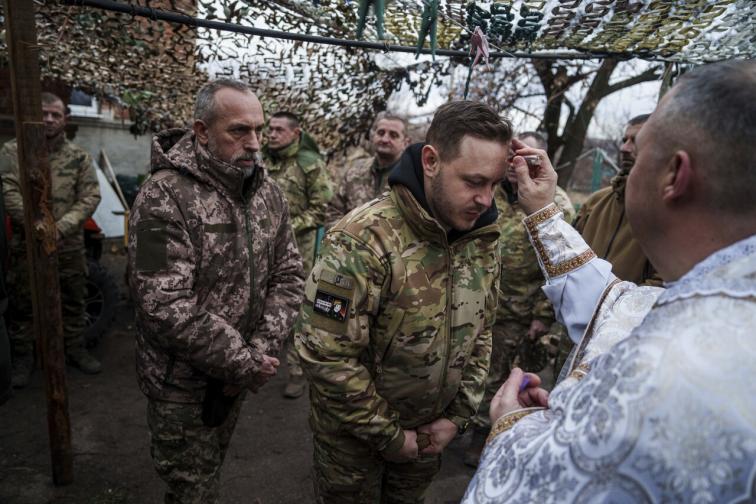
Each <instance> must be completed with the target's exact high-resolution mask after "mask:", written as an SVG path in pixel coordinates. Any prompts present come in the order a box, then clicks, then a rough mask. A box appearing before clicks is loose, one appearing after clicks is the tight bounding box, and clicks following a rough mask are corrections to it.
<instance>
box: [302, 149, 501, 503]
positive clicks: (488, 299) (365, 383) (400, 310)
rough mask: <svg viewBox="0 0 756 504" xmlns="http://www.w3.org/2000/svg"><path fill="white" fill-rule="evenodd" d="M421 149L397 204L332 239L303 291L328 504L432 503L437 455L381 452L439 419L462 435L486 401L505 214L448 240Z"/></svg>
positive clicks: (397, 174) (319, 468)
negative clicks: (409, 457) (392, 457)
mask: <svg viewBox="0 0 756 504" xmlns="http://www.w3.org/2000/svg"><path fill="white" fill-rule="evenodd" d="M421 147H422V146H421V145H415V146H412V147H410V148H409V149H408V150H407V151H405V153H404V155H403V157H402V159H401V160H400V163H399V166H398V167H397V168H396V169H395V170H394V171H393V172H392V174H391V178H390V184H391V185H392V189H391V191H390V193H389V194H388V195H385V196H383V197H381V198H380V199H378V200H376V201H374V202H372V203H370V204H368V205H365V206H363V207H361V208H359V209H356V210H355V211H353V212H352V213H351V214H350V215H349V216H348V217H347V218H345V219H342V220H341V221H340V222H339V223H338V224H337V225H336V226H335V227H334V228H332V229H331V230H330V231H329V232H328V234H327V235H326V237H325V239H324V242H323V248H322V250H321V256H320V258H319V259H318V261H317V263H316V264H315V268H314V270H313V274H312V275H311V276H310V277H309V278H308V280H307V284H306V287H305V298H306V299H305V303H304V305H303V307H302V312H301V314H300V320H299V322H298V325H297V330H296V332H297V337H296V346H297V350H298V352H299V355H300V356H301V358H302V364H303V366H304V368H305V372H306V374H307V375H308V378H309V379H310V400H311V406H312V410H311V427H312V430H313V434H314V447H315V450H314V461H315V478H316V481H315V485H316V492H317V494H318V498H319V501H320V502H326V503H329V504H330V503H340V502H407V503H415V502H422V500H423V494H424V492H425V490H426V488H427V487H428V485H429V484H430V482H431V480H432V478H433V476H434V475H435V474H436V473H437V472H438V470H439V468H440V457H439V456H421V457H420V458H418V459H416V460H415V461H412V462H407V463H403V464H394V463H388V462H386V461H385V460H384V459H383V458H382V457H381V454H390V453H394V452H397V451H398V450H400V449H401V447H402V445H403V443H404V433H403V429H414V428H416V427H418V426H421V425H423V424H427V423H430V422H433V421H434V420H437V419H438V418H441V417H445V418H448V419H449V420H451V421H452V422H454V423H455V424H456V425H457V426H458V427H460V428H464V426H466V424H467V423H468V421H469V420H470V418H471V417H472V416H473V415H474V414H475V411H476V409H477V407H478V403H479V402H480V400H481V398H482V396H483V388H484V384H485V378H486V374H487V372H488V364H489V357H490V352H491V327H492V325H493V320H494V316H495V307H496V297H497V292H496V288H495V283H496V282H497V280H498V274H499V265H498V259H499V257H498V255H499V254H498V248H497V239H498V237H499V231H498V228H497V226H496V224H495V219H496V209H495V208H493V207H492V208H491V209H490V210H489V211H488V212H486V213H485V214H484V215H483V216H481V218H480V219H479V220H478V222H477V223H476V227H475V228H474V229H473V230H472V231H469V232H467V233H452V234H451V235H449V236H447V233H446V232H445V231H444V230H443V228H442V227H441V226H440V224H439V223H438V222H437V221H436V220H435V219H434V218H433V217H431V216H430V214H429V212H428V210H427V203H426V202H425V195H424V191H423V189H422V180H419V179H418V175H416V172H415V166H416V165H419V163H420V149H421ZM420 173H421V172H420ZM420 176H421V175H420ZM381 499H383V500H381Z"/></svg>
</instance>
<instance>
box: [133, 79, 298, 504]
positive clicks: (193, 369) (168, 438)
mask: <svg viewBox="0 0 756 504" xmlns="http://www.w3.org/2000/svg"><path fill="white" fill-rule="evenodd" d="M263 125H264V116H263V110H262V106H261V105H260V102H259V101H258V99H257V97H256V96H255V95H254V94H253V93H252V92H251V91H250V90H249V88H248V87H247V86H246V85H245V84H243V83H241V82H238V81H233V80H228V79H223V80H218V81H215V82H211V83H209V84H207V85H205V86H204V87H203V88H202V89H201V90H200V92H199V95H198V97H197V106H196V110H195V123H194V130H193V131H185V130H168V131H165V132H163V133H161V134H159V135H157V136H156V137H155V138H154V141H153V151H152V177H151V178H150V180H149V181H148V182H146V183H145V184H144V186H142V188H141V189H140V191H139V195H138V196H137V199H136V201H135V202H134V206H133V209H132V213H131V219H130V229H131V233H130V236H129V272H130V273H129V286H130V288H131V293H132V297H133V299H134V302H135V304H136V333H137V334H136V350H137V373H138V376H139V385H140V387H141V389H142V391H143V392H144V393H145V394H146V395H147V398H148V421H149V427H150V434H151V443H152V446H151V453H152V458H153V461H154V463H155V468H156V469H157V471H158V474H159V475H160V476H161V477H162V478H163V479H164V480H165V481H166V483H167V484H168V491H167V493H166V496H165V502H167V503H197V504H199V503H203V504H207V503H215V502H217V500H218V481H219V475H220V467H221V464H222V462H223V458H224V456H225V453H226V448H227V447H228V443H229V441H230V438H231V434H232V433H233V430H234V426H235V424H236V420H237V416H238V413H239V408H240V406H241V403H242V401H243V398H244V395H245V390H247V389H249V390H252V391H256V390H257V388H258V387H260V386H261V385H262V384H264V383H265V382H266V381H267V380H268V379H269V378H270V377H271V376H273V375H274V374H275V369H276V367H277V366H278V360H277V359H276V358H275V357H273V356H275V355H277V354H278V352H279V350H280V347H281V344H282V343H283V340H284V338H285V336H286V335H287V334H288V333H289V331H290V330H291V325H292V324H293V322H294V319H295V317H296V313H297V310H298V308H299V304H300V301H301V297H302V288H303V277H304V273H303V271H302V263H301V259H300V257H299V253H298V252H297V247H296V244H295V242H294V236H293V233H292V231H291V223H290V220H289V214H288V209H287V204H286V200H285V198H284V196H283V194H282V193H281V190H280V189H279V188H278V187H277V186H276V185H275V184H274V183H273V182H272V181H271V180H270V179H269V178H268V177H267V176H266V175H265V173H264V170H263V168H262V167H261V166H260V165H259V164H258V163H257V161H256V159H257V154H258V153H257V151H258V150H259V148H260V144H259V138H260V135H261V132H262V127H263Z"/></svg>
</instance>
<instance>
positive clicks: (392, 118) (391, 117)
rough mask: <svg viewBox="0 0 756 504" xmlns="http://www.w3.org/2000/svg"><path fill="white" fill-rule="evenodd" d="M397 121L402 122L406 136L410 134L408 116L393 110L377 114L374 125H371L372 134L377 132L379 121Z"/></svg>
mask: <svg viewBox="0 0 756 504" xmlns="http://www.w3.org/2000/svg"><path fill="white" fill-rule="evenodd" d="M384 120H385V121H397V122H400V123H402V126H403V127H404V136H409V122H407V118H406V117H402V116H400V115H397V114H392V113H391V112H385V111H384V112H378V115H376V116H375V119H373V125H372V126H370V134H371V135H372V134H373V133H374V132H375V128H376V127H377V126H378V121H384Z"/></svg>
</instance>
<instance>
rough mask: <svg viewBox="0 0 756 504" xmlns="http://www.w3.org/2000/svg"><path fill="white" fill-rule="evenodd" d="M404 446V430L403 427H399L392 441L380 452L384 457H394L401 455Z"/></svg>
mask: <svg viewBox="0 0 756 504" xmlns="http://www.w3.org/2000/svg"><path fill="white" fill-rule="evenodd" d="M403 446H404V430H403V429H402V428H401V427H397V431H396V433H394V436H393V437H392V438H391V440H390V441H389V442H388V443H386V444H385V445H384V446H383V448H380V449H379V451H380V452H381V453H382V454H384V455H393V454H395V453H399V451H400V450H401V449H402V447H403Z"/></svg>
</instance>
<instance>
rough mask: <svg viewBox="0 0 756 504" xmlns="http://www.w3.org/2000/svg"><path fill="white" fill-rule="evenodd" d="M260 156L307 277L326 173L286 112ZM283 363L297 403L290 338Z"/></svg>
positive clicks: (299, 379)
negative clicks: (286, 213)
mask: <svg viewBox="0 0 756 504" xmlns="http://www.w3.org/2000/svg"><path fill="white" fill-rule="evenodd" d="M263 155H264V157H265V165H266V168H267V170H268V174H269V175H270V177H271V178H272V179H273V180H275V182H276V183H277V184H278V186H279V187H280V188H281V189H282V190H283V193H284V195H285V196H286V200H287V201H288V203H289V210H290V212H291V225H292V227H293V228H294V234H295V237H296V240H297V246H298V247H299V253H300V255H301V256H302V264H303V265H304V271H305V275H307V274H309V273H310V270H311V269H312V262H313V260H314V258H315V249H316V245H317V244H316V241H317V234H318V227H319V226H323V224H324V222H325V211H326V206H327V205H328V201H329V200H330V199H331V196H332V195H333V190H332V188H331V181H330V178H329V176H328V170H327V169H326V166H325V163H324V162H323V158H321V157H320V152H319V150H318V146H317V145H316V144H315V141H314V140H313V139H312V137H310V136H309V135H308V134H307V133H305V132H304V131H302V129H301V128H300V127H299V118H298V117H297V116H296V115H294V114H292V113H291V112H287V111H282V112H276V113H275V114H273V115H272V116H271V118H270V123H269V124H268V144H267V145H266V146H265V147H263ZM292 337H293V336H292ZM286 363H287V367H288V371H289V382H288V383H287V384H286V388H285V389H284V397H287V398H290V399H296V398H297V397H300V396H301V395H302V394H304V391H305V387H306V384H307V383H306V380H305V378H304V375H303V374H302V366H301V364H300V363H299V357H298V356H297V352H296V351H295V350H294V343H293V341H292V340H291V338H290V339H289V341H288V348H287V351H286Z"/></svg>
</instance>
